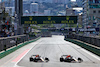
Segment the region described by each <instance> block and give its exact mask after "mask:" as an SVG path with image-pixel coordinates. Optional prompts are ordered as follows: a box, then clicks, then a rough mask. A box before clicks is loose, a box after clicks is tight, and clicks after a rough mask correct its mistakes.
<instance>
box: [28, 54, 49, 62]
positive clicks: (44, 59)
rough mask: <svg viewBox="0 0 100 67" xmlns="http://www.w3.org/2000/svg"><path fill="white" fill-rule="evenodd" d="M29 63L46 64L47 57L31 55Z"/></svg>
mask: <svg viewBox="0 0 100 67" xmlns="http://www.w3.org/2000/svg"><path fill="white" fill-rule="evenodd" d="M29 60H30V62H32V61H33V62H48V61H49V59H48V58H47V57H41V56H39V55H32V56H31V57H30V58H29Z"/></svg>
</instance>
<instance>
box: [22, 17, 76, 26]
mask: <svg viewBox="0 0 100 67" xmlns="http://www.w3.org/2000/svg"><path fill="white" fill-rule="evenodd" d="M21 23H22V24H76V23H77V16H22V17H21Z"/></svg>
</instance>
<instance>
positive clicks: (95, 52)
mask: <svg viewBox="0 0 100 67" xmlns="http://www.w3.org/2000/svg"><path fill="white" fill-rule="evenodd" d="M65 40H67V41H69V42H72V43H74V44H77V45H79V46H81V47H83V48H85V49H86V50H88V51H91V52H92V53H94V54H96V55H98V56H100V49H97V48H95V47H92V46H89V45H87V44H84V43H81V42H78V41H75V40H73V39H68V38H66V39H65Z"/></svg>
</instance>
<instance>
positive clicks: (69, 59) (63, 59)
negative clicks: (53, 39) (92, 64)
mask: <svg viewBox="0 0 100 67" xmlns="http://www.w3.org/2000/svg"><path fill="white" fill-rule="evenodd" d="M60 62H69V63H71V62H72V63H81V62H83V60H82V59H81V58H79V57H78V58H75V57H73V56H71V55H62V56H61V57H60Z"/></svg>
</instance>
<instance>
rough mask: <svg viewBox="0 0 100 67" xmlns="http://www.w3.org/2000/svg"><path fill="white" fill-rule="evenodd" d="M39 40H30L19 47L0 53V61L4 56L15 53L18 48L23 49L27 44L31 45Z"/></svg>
mask: <svg viewBox="0 0 100 67" xmlns="http://www.w3.org/2000/svg"><path fill="white" fill-rule="evenodd" d="M40 38H41V37H39V38H36V39H34V40H31V41H27V42H25V43H22V44H21V45H18V46H16V47H13V48H11V49H9V50H7V51H5V52H2V53H0V59H1V58H3V57H5V56H7V55H8V54H10V53H12V52H14V51H16V50H17V49H19V48H21V47H23V46H25V45H27V44H29V43H32V42H35V41H37V40H38V39H40Z"/></svg>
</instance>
